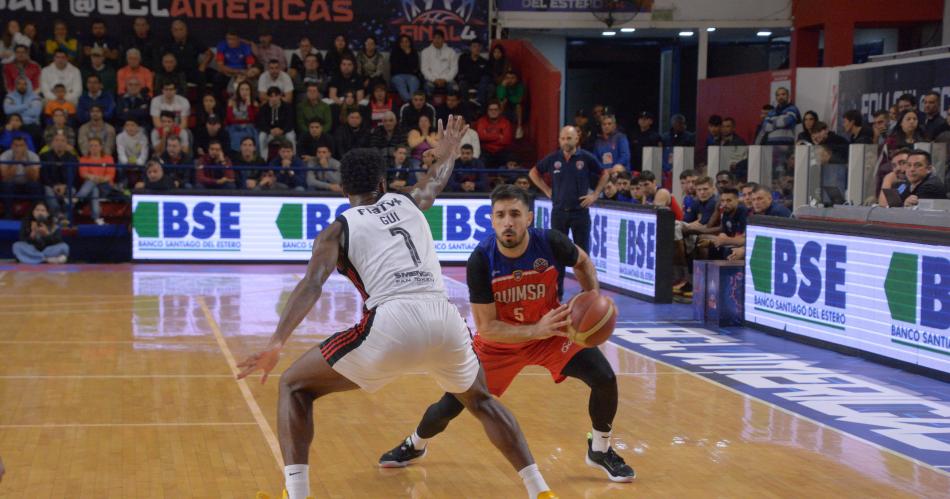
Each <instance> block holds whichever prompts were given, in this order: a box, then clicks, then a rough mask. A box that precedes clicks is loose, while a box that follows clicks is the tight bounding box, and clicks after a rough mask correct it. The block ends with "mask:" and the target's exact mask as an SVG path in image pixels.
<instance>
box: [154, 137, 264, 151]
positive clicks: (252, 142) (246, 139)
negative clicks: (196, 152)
mask: <svg viewBox="0 0 950 499" xmlns="http://www.w3.org/2000/svg"><path fill="white" fill-rule="evenodd" d="M172 137H174V135H172ZM169 138H171V137H169ZM248 140H250V141H251V144H254V148H255V149H254V151H255V152H257V143H255V142H254V138H252V137H244V138H243V139H241V145H244V142H245V141H248Z"/></svg>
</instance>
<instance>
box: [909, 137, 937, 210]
mask: <svg viewBox="0 0 950 499" xmlns="http://www.w3.org/2000/svg"><path fill="white" fill-rule="evenodd" d="M906 175H907V181H906V182H905V183H904V185H906V186H907V188H906V189H904V190H903V193H902V194H901V198H902V199H903V200H904V206H905V207H910V206H917V204H918V203H919V201H920V200H921V199H947V188H946V187H945V186H944V185H943V181H941V180H940V177H938V176H937V174H936V173H934V170H933V162H932V160H931V156H930V153H929V152H927V151H920V150H916V151H911V153H910V154H908V155H907V169H906Z"/></svg>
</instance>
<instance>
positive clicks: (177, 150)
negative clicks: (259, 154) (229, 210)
mask: <svg viewBox="0 0 950 499" xmlns="http://www.w3.org/2000/svg"><path fill="white" fill-rule="evenodd" d="M158 159H159V161H161V162H162V168H163V171H165V174H167V175H168V176H169V177H170V178H171V179H172V182H173V183H174V184H175V187H176V188H183V189H191V188H192V187H194V185H195V179H194V173H195V164H194V163H195V162H194V160H193V159H192V158H191V155H190V154H188V151H186V150H185V149H184V148H183V147H182V145H181V139H180V138H178V136H177V135H171V136H169V137H168V138H167V139H166V140H165V150H164V151H162V153H161V154H160V155H159V158H158ZM262 163H263V161H261V162H260V163H257V164H262Z"/></svg>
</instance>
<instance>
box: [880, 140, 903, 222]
mask: <svg viewBox="0 0 950 499" xmlns="http://www.w3.org/2000/svg"><path fill="white" fill-rule="evenodd" d="M910 152H911V149H909V148H906V147H905V148H901V149H898V150H896V151H891V157H890V160H889V161H888V162H885V163H882V164H881V165H880V166H879V167H878V171H877V183H878V187H877V193H878V203H877V204H878V205H880V206H887V207H890V208H896V207H893V206H890V205H889V204H888V203H887V196H885V195H884V193H883V192H882V191H883V190H884V189H897V192H898V193H900V194H901V195H902V196H903V195H904V191H906V190H907V184H906V181H907V155H908V154H910Z"/></svg>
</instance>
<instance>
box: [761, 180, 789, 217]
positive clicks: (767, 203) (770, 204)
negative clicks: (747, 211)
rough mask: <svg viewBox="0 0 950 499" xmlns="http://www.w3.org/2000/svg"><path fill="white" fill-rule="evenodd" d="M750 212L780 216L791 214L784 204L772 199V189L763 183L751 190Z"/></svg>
mask: <svg viewBox="0 0 950 499" xmlns="http://www.w3.org/2000/svg"><path fill="white" fill-rule="evenodd" d="M752 214H753V215H765V216H767V217H782V218H790V217H791V216H792V212H790V211H788V208H786V207H785V205H783V204H781V203H776V202H775V201H773V200H772V191H770V190H769V188H768V187H765V186H764V185H760V186H758V187H756V188H755V189H754V190H753V191H752Z"/></svg>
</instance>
